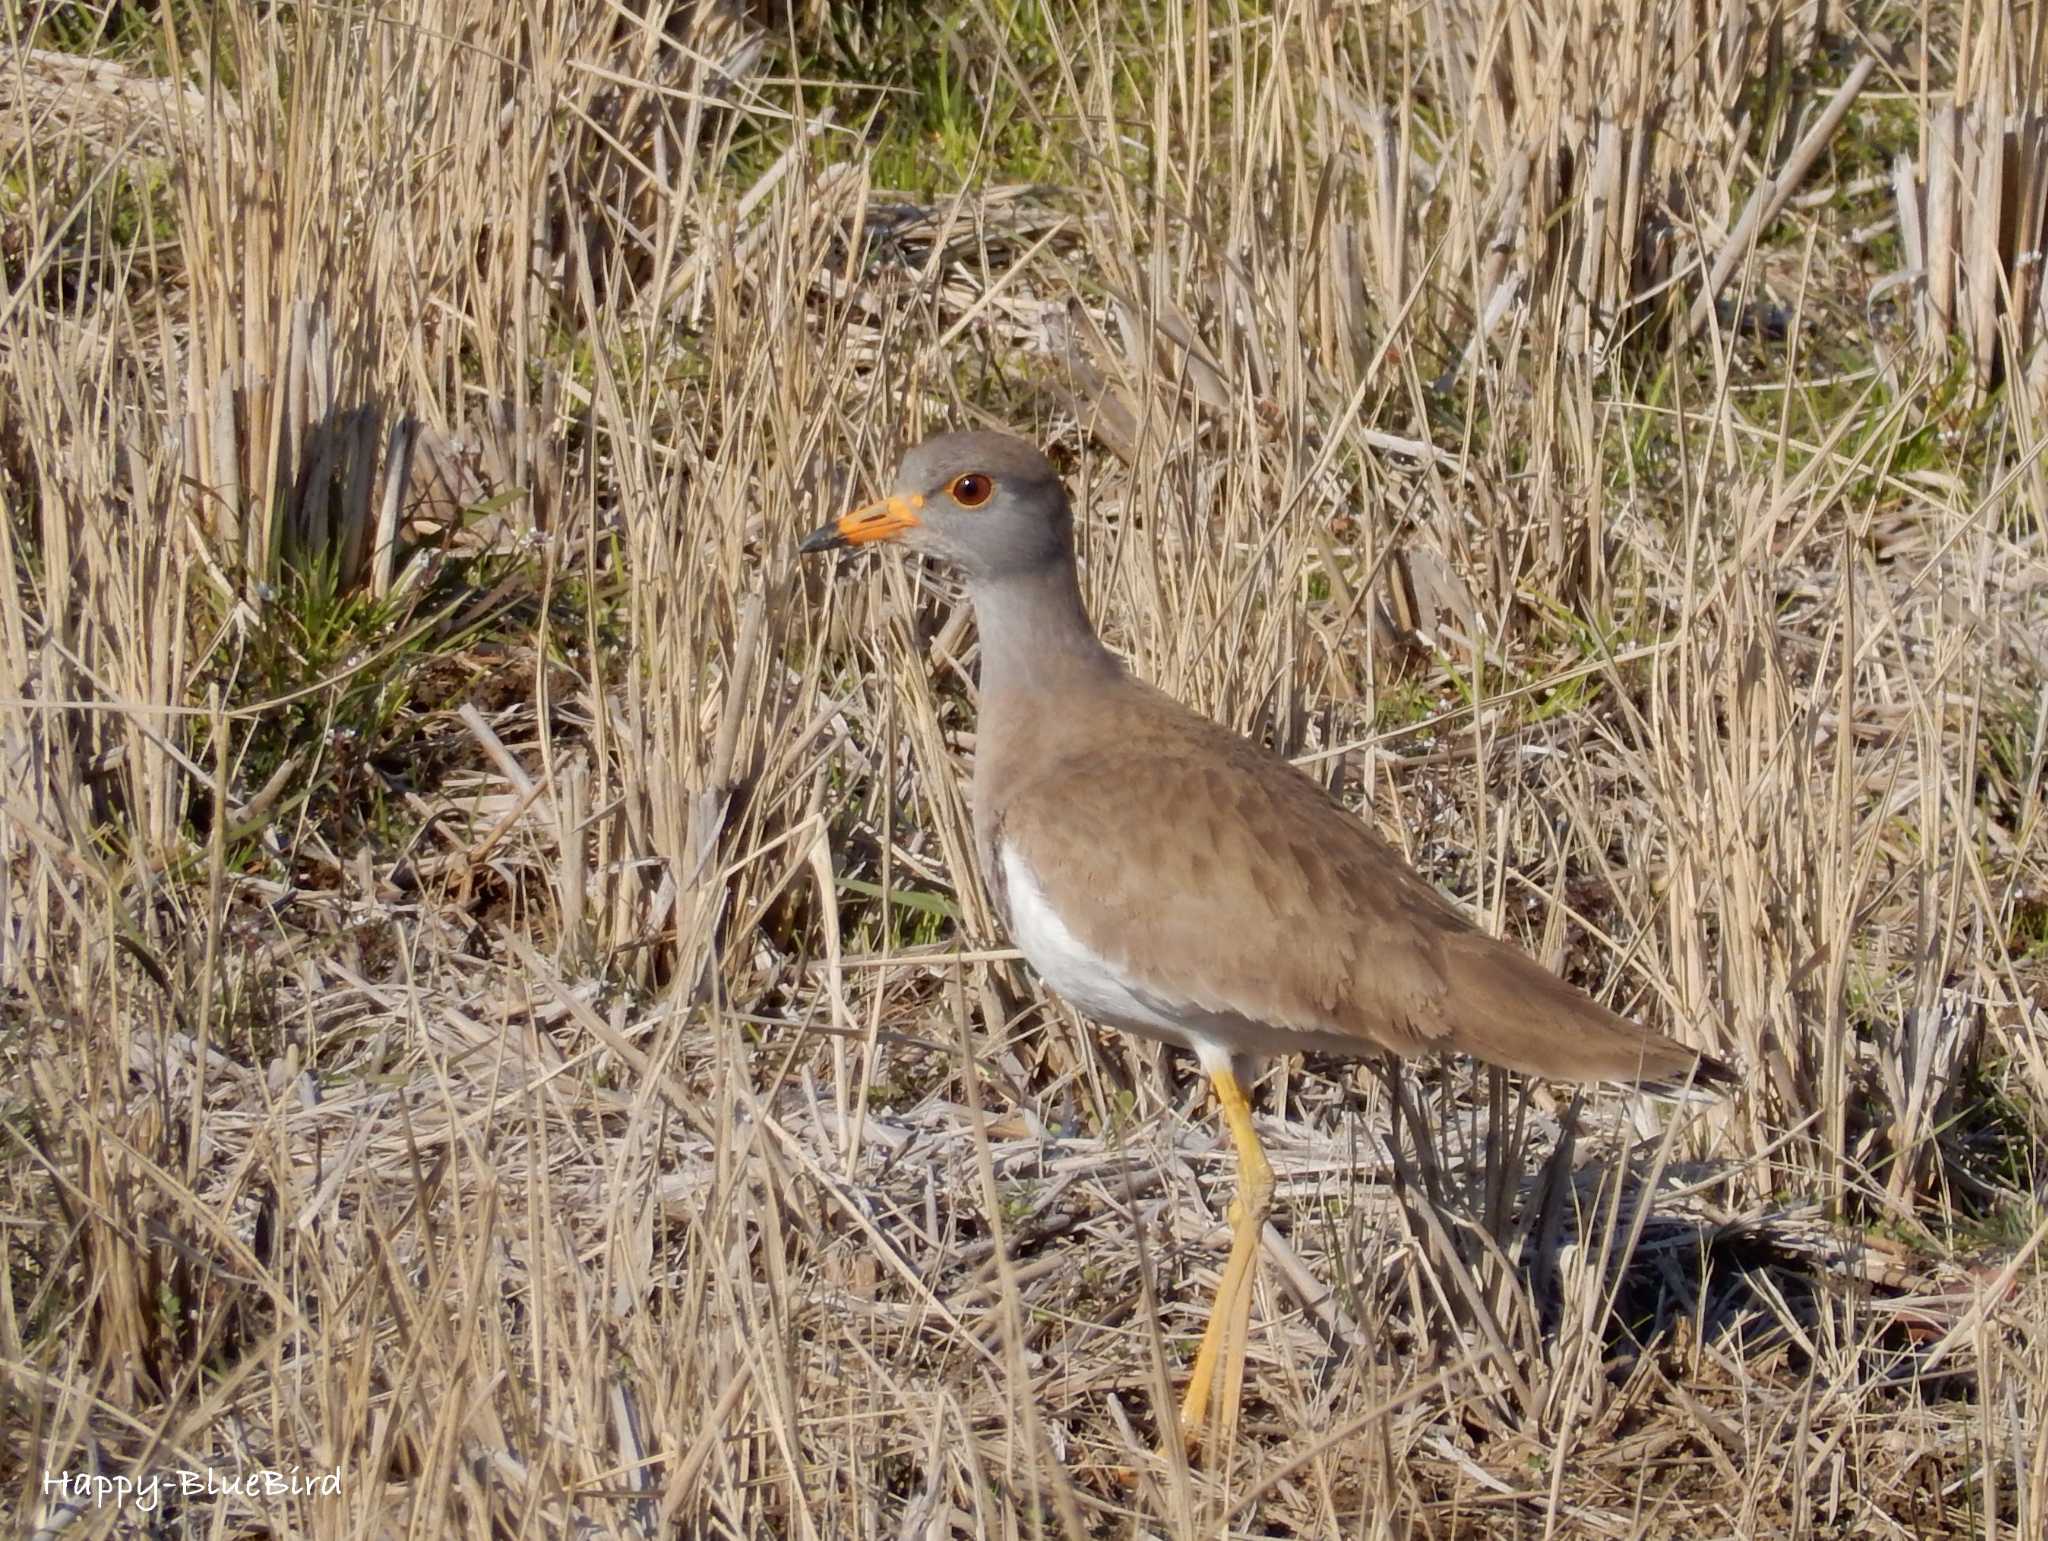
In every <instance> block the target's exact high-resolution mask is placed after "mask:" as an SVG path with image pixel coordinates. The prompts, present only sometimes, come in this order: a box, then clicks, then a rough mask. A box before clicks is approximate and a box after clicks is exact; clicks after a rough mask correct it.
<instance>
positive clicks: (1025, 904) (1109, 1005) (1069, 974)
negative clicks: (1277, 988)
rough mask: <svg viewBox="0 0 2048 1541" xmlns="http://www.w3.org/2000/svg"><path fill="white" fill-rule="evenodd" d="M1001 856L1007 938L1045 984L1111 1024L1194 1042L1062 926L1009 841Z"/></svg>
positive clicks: (1153, 1002) (1176, 1022)
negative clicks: (1006, 901) (1007, 904)
mask: <svg viewBox="0 0 2048 1541" xmlns="http://www.w3.org/2000/svg"><path fill="white" fill-rule="evenodd" d="M1002 862H1003V885H1004V888H1005V890H1006V891H1007V894H1008V897H1009V901H1010V937H1011V940H1012V941H1014V942H1015V943H1016V944H1017V947H1018V950H1019V951H1021V952H1022V953H1023V954H1024V956H1025V957H1026V958H1028V959H1029V960H1030V962H1031V966H1032V967H1033V968H1035V969H1037V970H1038V972H1039V974H1040V975H1041V976H1042V977H1043V978H1044V980H1045V982H1046V983H1047V984H1049V985H1051V986H1052V987H1053V989H1055V990H1057V991H1058V992H1059V993H1060V994H1061V995H1062V996H1063V997H1065V998H1066V1000H1067V1001H1069V1002H1070V1003H1071V1004H1072V1005H1073V1006H1074V1007H1076V1008H1077V1009H1078V1010H1080V1011H1083V1012H1086V1013H1087V1014H1088V1015H1089V1016H1091V1017H1094V1018H1096V1019H1097V1020H1098V1021H1102V1022H1106V1023H1108V1024H1109V1025H1110V1026H1112V1027H1121V1028H1127V1029H1129V1030H1130V1031H1133V1032H1139V1033H1149V1034H1153V1035H1155V1036H1157V1037H1161V1038H1168V1039H1171V1040H1172V1041H1173V1042H1175V1043H1180V1044H1187V1045H1189V1046H1190V1047H1192V1046H1193V1045H1194V1043H1195V1038H1196V1035H1194V1034H1191V1033H1189V1032H1188V1031H1187V1028H1186V1026H1185V1025H1184V1024H1183V1023H1182V1022H1180V1021H1179V1020H1177V1019H1176V1018H1174V1017H1173V1016H1172V1015H1170V1014H1169V1011H1170V1007H1168V1006H1167V1003H1163V1002H1160V1001H1158V1000H1156V999H1152V1000H1148V999H1146V998H1145V997H1144V996H1142V995H1140V994H1139V993H1138V991H1137V990H1136V989H1134V988H1133V986H1132V983H1131V981H1130V980H1129V979H1128V978H1127V977H1126V976H1125V974H1124V973H1123V972H1122V971H1121V970H1120V969H1119V968H1118V967H1117V966H1116V965H1115V964H1114V963H1112V962H1110V961H1109V960H1108V959H1106V958H1104V957H1103V956H1102V955H1101V954H1099V953H1097V952H1095V951H1093V950H1092V949H1090V948H1089V947H1088V945H1087V944H1086V943H1084V942H1083V941H1082V940H1081V939H1080V938H1079V937H1077V936H1075V935H1074V933H1073V932H1072V931H1070V930H1069V929H1068V928H1067V923H1066V922H1065V921H1063V920H1061V919H1060V917H1059V915H1058V913H1057V912H1056V911H1055V910H1054V909H1053V907H1052V906H1051V905H1050V904H1049V903H1047V902H1046V897H1045V890H1044V889H1043V888H1041V887H1040V886H1039V883H1038V879H1037V877H1036V876H1034V875H1033V873H1032V871H1031V869H1030V868H1029V867H1027V866H1025V865H1024V859H1023V858H1022V857H1021V856H1019V855H1018V854H1017V852H1016V849H1015V848H1014V847H1012V846H1008V845H1005V846H1004V847H1003V848H1002ZM1163 1007H1165V1008H1166V1009H1162V1008H1163Z"/></svg>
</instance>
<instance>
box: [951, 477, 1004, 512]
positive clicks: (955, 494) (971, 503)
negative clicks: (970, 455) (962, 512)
mask: <svg viewBox="0 0 2048 1541" xmlns="http://www.w3.org/2000/svg"><path fill="white" fill-rule="evenodd" d="M946 491H947V492H948V493H950V494H951V495H952V498H953V501H954V502H955V503H958V504H959V505H960V506H961V507H962V508H979V507H981V505H982V504H984V503H986V502H987V501H988V500H989V499H990V498H992V497H994V496H995V495H996V484H995V479H994V478H993V477H990V476H986V475H984V474H983V473H981V472H980V471H969V472H967V473H966V474H965V475H964V476H956V477H954V478H953V480H952V482H951V483H950V484H949V485H948V486H947V488H946Z"/></svg>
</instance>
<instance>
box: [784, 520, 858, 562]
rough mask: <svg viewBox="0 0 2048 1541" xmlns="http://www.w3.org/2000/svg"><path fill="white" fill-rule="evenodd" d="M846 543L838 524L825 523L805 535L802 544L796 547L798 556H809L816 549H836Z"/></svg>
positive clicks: (816, 550)
mask: <svg viewBox="0 0 2048 1541" xmlns="http://www.w3.org/2000/svg"><path fill="white" fill-rule="evenodd" d="M846 544H847V539H846V537H845V536H844V535H841V534H840V533H839V526H838V525H836V524H827V525H821V526H820V527H819V528H817V529H815V530H813V531H811V533H810V534H808V535H806V536H805V537H804V539H803V544H802V545H800V546H798V547H797V548H796V549H797V554H798V555H799V556H810V555H811V554H812V553H813V552H818V551H837V550H838V549H839V548H840V547H841V546H844V545H846Z"/></svg>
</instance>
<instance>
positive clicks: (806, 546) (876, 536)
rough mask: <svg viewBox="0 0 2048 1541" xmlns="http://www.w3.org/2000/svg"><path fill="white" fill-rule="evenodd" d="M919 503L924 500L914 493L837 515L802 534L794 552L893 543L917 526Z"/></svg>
mask: <svg viewBox="0 0 2048 1541" xmlns="http://www.w3.org/2000/svg"><path fill="white" fill-rule="evenodd" d="M923 504H924V499H923V498H921V497H919V496H917V495H916V494H915V493H913V494H912V495H911V496H909V497H907V498H903V497H896V498H884V499H883V500H882V501H881V502H879V503H870V504H869V505H868V506H867V507H866V508H856V509H855V510H854V511H853V512H852V513H850V514H841V515H840V516H839V517H838V518H837V519H835V520H833V521H832V523H830V524H827V525H821V526H820V527H819V528H817V529H815V530H813V531H811V533H810V534H808V535H806V536H805V537H804V539H803V544H802V545H800V546H798V547H797V548H796V549H797V550H798V551H800V552H810V551H833V550H837V549H838V548H839V547H841V546H865V545H866V544H868V542H870V541H876V540H894V539H895V538H896V537H897V536H898V535H901V534H902V533H903V532H904V531H905V530H908V529H911V528H912V527H914V526H915V525H916V524H917V523H918V518H917V510H918V509H919V508H920V507H922V506H923Z"/></svg>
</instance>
